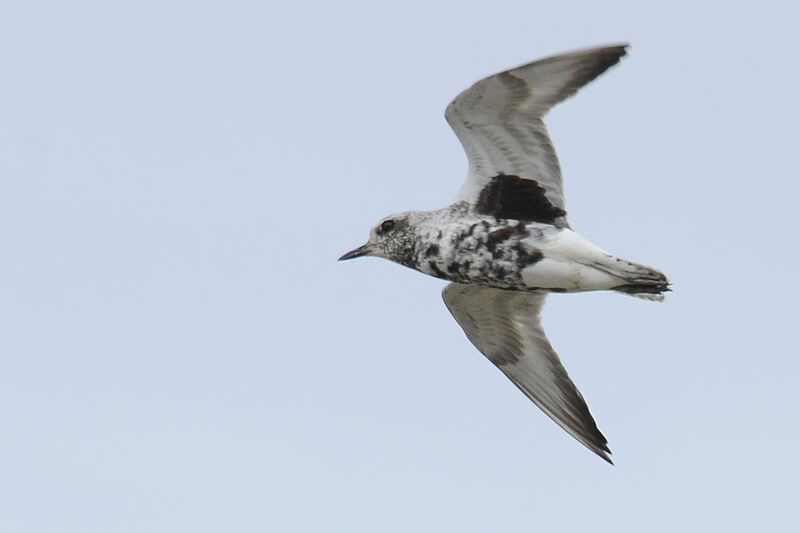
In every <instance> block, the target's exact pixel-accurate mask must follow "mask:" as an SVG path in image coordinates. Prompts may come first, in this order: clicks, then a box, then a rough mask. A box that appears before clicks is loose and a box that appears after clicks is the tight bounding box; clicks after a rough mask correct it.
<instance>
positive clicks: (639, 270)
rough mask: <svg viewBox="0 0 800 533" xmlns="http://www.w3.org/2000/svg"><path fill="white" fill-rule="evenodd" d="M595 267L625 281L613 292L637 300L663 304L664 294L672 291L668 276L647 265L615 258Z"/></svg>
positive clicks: (614, 288)
mask: <svg viewBox="0 0 800 533" xmlns="http://www.w3.org/2000/svg"><path fill="white" fill-rule="evenodd" d="M594 266H595V267H596V268H598V269H600V270H602V271H603V272H606V273H608V274H611V275H612V276H616V277H618V278H621V279H622V280H623V283H621V284H620V285H618V286H616V287H612V289H613V290H615V291H619V292H622V293H625V294H630V295H631V296H635V297H637V298H643V299H645V300H651V301H656V302H661V301H663V300H664V293H665V292H669V291H670V290H671V289H670V288H669V285H670V283H669V280H668V279H667V276H665V275H664V274H663V273H661V272H659V271H658V270H656V269H655V268H652V267H649V266H646V265H642V264H639V263H634V262H632V261H626V260H624V259H619V258H617V257H614V258H613V260H612V261H602V262H600V263H597V264H595V265H594Z"/></svg>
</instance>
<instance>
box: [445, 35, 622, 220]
mask: <svg viewBox="0 0 800 533" xmlns="http://www.w3.org/2000/svg"><path fill="white" fill-rule="evenodd" d="M626 47H627V44H620V45H614V46H606V47H602V48H592V49H589V50H581V51H576V52H571V53H567V54H562V55H557V56H553V57H548V58H546V59H540V60H539V61H535V62H533V63H528V64H527V65H522V66H521V67H517V68H514V69H511V70H507V71H505V72H501V73H499V74H495V75H494V76H489V77H488V78H484V79H482V80H480V81H479V82H477V83H475V84H474V85H473V86H472V87H470V88H469V89H467V90H465V91H463V92H462V93H461V94H459V95H458V96H457V97H456V99H455V100H453V101H452V102H451V103H450V105H449V106H447V111H446V112H445V118H446V119H447V122H448V123H449V124H450V127H452V128H453V131H455V133H456V135H457V136H458V139H459V140H460V141H461V144H462V145H463V146H464V150H465V151H466V152H467V158H468V159H469V174H468V175H467V181H466V182H465V183H464V186H463V187H462V188H461V192H460V193H459V195H458V200H459V201H461V200H465V201H467V202H469V203H470V204H471V205H473V206H478V207H477V210H478V211H479V212H480V211H482V212H484V213H485V214H494V213H493V212H491V211H492V209H493V206H492V205H481V203H480V202H479V200H481V196H482V195H481V192H482V191H484V189H487V186H491V185H492V181H493V179H495V178H498V177H499V178H500V179H501V180H504V181H505V178H508V177H511V178H516V179H520V178H521V179H523V180H533V181H534V182H536V185H537V186H538V187H539V188H540V189H541V191H538V190H537V188H536V187H528V188H527V189H526V190H520V188H519V187H518V186H517V185H518V184H512V185H514V186H513V187H512V188H513V190H511V191H508V194H507V196H508V198H510V199H512V201H513V198H518V197H519V195H520V194H522V195H526V194H528V195H531V194H532V195H533V196H532V198H531V200H532V201H534V202H537V203H542V199H545V202H546V203H548V204H549V206H548V205H545V208H546V209H550V210H551V218H552V210H553V209H555V210H560V211H562V212H563V213H562V214H561V215H560V216H564V215H565V214H566V213H565V206H564V193H563V188H562V183H561V169H560V167H559V164H558V157H557V156H556V152H555V149H554V148H553V145H552V143H551V142H550V137H549V135H548V134H547V127H546V126H545V124H544V121H543V120H542V117H543V116H544V115H545V114H546V113H547V111H549V110H550V108H551V107H553V106H554V105H556V104H557V103H559V102H561V101H562V100H564V99H565V98H567V97H569V96H572V95H573V94H575V92H577V90H578V89H579V88H581V87H582V86H583V85H585V84H587V83H588V82H590V81H591V80H593V79H594V78H596V77H597V76H599V75H600V74H601V73H602V72H603V71H605V70H606V69H607V68H609V67H610V66H612V65H614V64H616V63H617V62H619V60H620V58H621V57H622V56H623V55H625V48H626ZM502 188H503V189H505V188H506V187H505V184H504V185H503V186H502ZM522 189H525V187H523V188H522ZM495 192H496V191H494V192H493V191H489V190H488V189H487V190H486V191H485V192H484V196H491V195H492V194H494V196H495V197H497V196H498V195H497V194H495ZM540 197H541V198H540ZM501 207H502V205H501ZM535 216H537V215H536V213H534V217H535ZM529 218H531V217H529ZM540 218H541V217H540Z"/></svg>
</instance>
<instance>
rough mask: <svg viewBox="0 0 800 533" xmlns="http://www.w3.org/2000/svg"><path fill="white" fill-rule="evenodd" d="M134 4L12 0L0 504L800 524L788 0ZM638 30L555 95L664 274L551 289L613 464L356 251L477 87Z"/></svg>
mask: <svg viewBox="0 0 800 533" xmlns="http://www.w3.org/2000/svg"><path fill="white" fill-rule="evenodd" d="M128 4H129V5H127V6H122V5H120V4H116V3H113V4H112V3H109V2H61V3H57V2H41V1H26V2H3V4H2V6H3V7H2V16H1V17H0V49H2V50H3V53H2V54H1V55H0V80H1V81H0V95H1V96H2V98H0V249H1V250H2V260H1V261H0V428H2V438H0V531H9V532H12V531H13V532H73V531H75V532H82V533H86V532H98V533H101V532H102V533H110V532H141V531H147V532H156V531H165V532H167V531H168V532H175V531H192V532H206V531H208V532H217V531H253V532H255V531H259V532H263V531H275V532H319V531H326V532H327V531H331V532H362V531H363V532H409V531H436V532H441V531H458V532H459V533H464V532H485V531H588V530H591V531H621V532H628V531H630V532H641V531H649V532H674V531H797V530H798V529H800V517H798V511H797V500H798V495H800V464H799V463H798V458H797V452H796V448H797V441H798V438H799V437H800V430H798V428H797V420H798V412H797V408H798V405H800V393H798V377H800V363H799V362H798V358H797V353H798V350H797V341H796V331H797V327H798V324H799V323H800V306H798V303H797V302H798V296H799V295H798V287H797V284H796V283H795V281H794V279H795V278H796V276H797V263H798V260H800V253H798V244H797V243H798V237H797V231H798V227H799V226H800V224H798V219H799V218H800V217H799V216H798V210H797V208H796V206H795V204H796V201H797V200H796V198H797V196H798V192H799V191H798V186H797V178H796V176H797V154H798V138H799V136H798V124H800V105H798V101H797V98H798V96H797V95H798V94H800V77H799V76H798V73H797V71H798V65H799V64H800V63H799V62H798V50H800V33H798V30H797V27H798V26H797V24H798V20H800V8H798V7H797V6H798V4H797V3H796V2H783V3H781V2H773V3H770V4H769V5H768V7H767V6H765V5H764V4H766V3H761V5H759V7H754V6H756V3H743V2H738V3H737V2H714V3H711V2H708V3H704V4H703V5H699V3H697V2H669V3H663V4H662V6H661V7H652V6H649V5H647V6H646V5H645V3H644V2H639V3H636V2H614V1H608V2H602V3H596V2H548V3H544V2H515V3H502V2H501V3H489V2H466V1H459V2H441V3H429V2H404V3H402V4H400V3H398V4H396V5H395V6H394V7H385V6H384V5H383V4H381V3H377V2H374V3H373V2H363V3H359V2H336V3H333V2H332V3H326V4H321V3H302V2H297V3H291V4H289V3H283V4H275V3H274V2H272V3H270V2H267V3H259V2H225V3H221V2H220V3H207V2H199V3H198V2H166V3H165V2H136V3H128ZM618 41H629V42H630V43H631V44H632V46H631V49H630V53H629V56H628V57H627V58H625V59H624V61H623V62H622V64H621V65H620V66H618V67H616V68H614V69H612V70H611V71H610V72H609V73H607V74H606V75H605V76H603V77H601V78H600V79H598V80H597V81H596V82H595V83H593V84H592V85H591V86H589V87H587V88H586V90H584V91H583V92H582V93H581V94H579V95H578V97H576V98H574V99H572V100H570V101H568V102H567V103H565V104H564V105H563V106H561V107H558V108H557V109H556V110H555V111H554V112H553V113H552V114H551V115H550V116H549V120H548V123H549V125H550V129H551V133H552V137H553V139H554V142H555V144H556V148H557V149H558V151H559V155H560V157H561V161H562V166H563V170H564V175H565V188H566V194H567V208H568V210H569V212H570V220H571V222H572V225H573V227H574V228H575V229H576V230H577V231H579V232H580V233H582V234H583V235H585V236H586V237H588V238H589V239H591V240H592V241H594V242H595V243H597V244H598V245H600V246H602V247H603V248H605V249H608V250H609V251H611V252H614V253H618V254H619V255H622V256H624V257H627V258H630V259H633V260H636V261H641V262H644V263H649V264H652V265H654V266H657V267H658V268H660V269H662V270H663V271H664V272H666V273H667V274H668V275H669V276H670V277H671V279H672V281H673V283H674V293H672V294H670V296H669V297H668V300H667V302H666V303H665V304H662V305H658V304H653V303H650V302H645V301H639V300H636V299H633V298H629V297H625V296H622V295H618V294H577V295H554V296H553V297H551V298H550V300H549V302H548V304H547V306H546V307H545V310H544V321H545V327H546V329H547V331H548V334H549V336H550V338H551V340H552V342H553V344H554V346H555V347H556V349H557V350H558V351H559V353H560V354H561V356H562V359H563V361H564V363H565V365H566V366H567V368H568V370H569V371H570V374H571V375H572V377H573V379H574V380H575V382H576V383H577V384H578V385H579V387H580V388H581V390H582V392H583V394H584V396H585V397H586V399H587V401H588V402H589V405H590V407H591V409H592V412H593V414H594V415H595V418H596V419H597V422H598V425H599V427H600V429H601V430H602V431H603V433H604V434H605V435H606V436H607V437H608V439H609V445H610V446H611V449H612V450H613V452H614V460H615V462H616V466H614V467H611V466H609V465H607V464H606V463H604V462H603V461H602V460H600V459H599V458H597V457H595V456H594V455H593V454H592V453H590V452H589V451H587V450H586V449H585V448H583V447H582V446H581V445H580V444H578V443H577V442H575V441H574V440H573V439H571V438H570V437H569V436H568V435H567V434H566V433H565V432H563V431H562V430H560V429H559V428H558V427H557V426H556V425H555V424H553V423H552V422H551V421H550V420H549V419H547V417H546V416H544V415H543V414H542V413H541V412H540V411H539V410H538V409H537V408H536V407H535V406H534V405H533V404H531V403H530V402H529V401H528V400H527V399H526V398H525V397H524V396H523V395H522V394H521V393H519V392H518V391H517V390H516V389H515V388H514V387H513V386H512V385H511V384H510V383H509V382H508V381H507V380H506V379H505V378H504V377H503V376H502V375H501V374H500V372H498V371H497V370H496V369H495V368H494V367H493V366H492V365H491V364H490V363H489V362H488V361H486V360H485V359H484V358H483V357H482V356H481V355H480V354H479V353H478V352H477V351H476V350H475V349H474V348H473V347H472V346H471V345H470V344H469V342H468V341H467V339H466V338H465V337H464V335H463V333H462V332H461V330H460V328H459V327H458V325H457V324H456V323H455V322H454V321H453V320H452V318H451V317H450V315H449V313H448V312H447V310H446V309H445V307H444V305H443V304H442V302H441V298H440V294H439V293H440V291H441V289H442V287H443V286H444V282H442V281H440V280H436V279H433V278H427V277H425V276H423V275H420V274H418V273H415V272H412V271H410V270H408V269H404V268H401V267H398V266H396V265H392V264H391V263H389V262H386V261H379V260H375V259H365V260H359V261H356V262H352V263H347V264H341V263H337V262H336V258H337V257H338V256H339V255H341V254H342V253H343V252H345V251H347V250H349V249H351V248H353V247H354V246H356V245H359V244H361V243H362V242H363V241H364V240H365V239H366V237H367V233H368V231H369V228H370V227H371V226H372V224H374V223H375V222H376V221H377V220H378V219H379V218H380V217H382V216H384V215H386V214H389V213H392V212H396V211H404V210H408V209H427V208H436V207H441V206H443V205H445V204H447V203H449V202H450V201H451V200H452V199H453V197H454V196H455V194H456V192H457V190H458V188H459V187H460V185H461V182H462V180H463V177H464V176H465V173H466V159H465V157H464V155H463V153H462V151H461V148H460V146H459V144H458V141H457V140H456V138H455V136H454V135H453V134H452V132H451V131H450V129H449V128H448V127H447V125H446V123H445V121H444V118H443V111H444V108H445V106H446V104H447V103H448V102H449V101H450V99H451V98H453V97H454V96H455V95H456V94H457V93H458V92H459V91H460V90H462V89H463V88H465V87H467V86H468V85H469V84H471V83H472V82H474V81H476V80H477V79H479V78H480V77H482V76H485V75H488V74H491V73H493V72H496V71H499V70H503V69H505V68H508V67H511V66H515V65H517V64H520V63H524V62H526V61H529V60H532V59H535V58H537V57H541V56H543V55H548V54H552V53H557V52H560V51H564V50H569V49H573V48H578V47H584V46H589V45H595V44H604V43H609V42H618Z"/></svg>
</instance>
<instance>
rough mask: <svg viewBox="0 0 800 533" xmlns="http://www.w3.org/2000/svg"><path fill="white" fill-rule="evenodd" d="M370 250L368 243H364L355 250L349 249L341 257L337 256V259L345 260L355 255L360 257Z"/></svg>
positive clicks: (367, 253)
mask: <svg viewBox="0 0 800 533" xmlns="http://www.w3.org/2000/svg"><path fill="white" fill-rule="evenodd" d="M371 251H372V250H371V249H370V247H369V243H367V244H365V245H364V246H359V247H358V248H356V249H355V250H350V251H349V252H347V253H346V254H344V255H343V256H342V257H340V258H339V261H346V260H347V259H355V258H356V257H362V256H365V255H369V254H370V252H371Z"/></svg>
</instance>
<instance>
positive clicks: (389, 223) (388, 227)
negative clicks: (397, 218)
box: [381, 220, 394, 233]
mask: <svg viewBox="0 0 800 533" xmlns="http://www.w3.org/2000/svg"><path fill="white" fill-rule="evenodd" d="M393 229H394V220H384V221H383V222H382V223H381V233H386V232H388V231H392V230H393Z"/></svg>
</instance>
